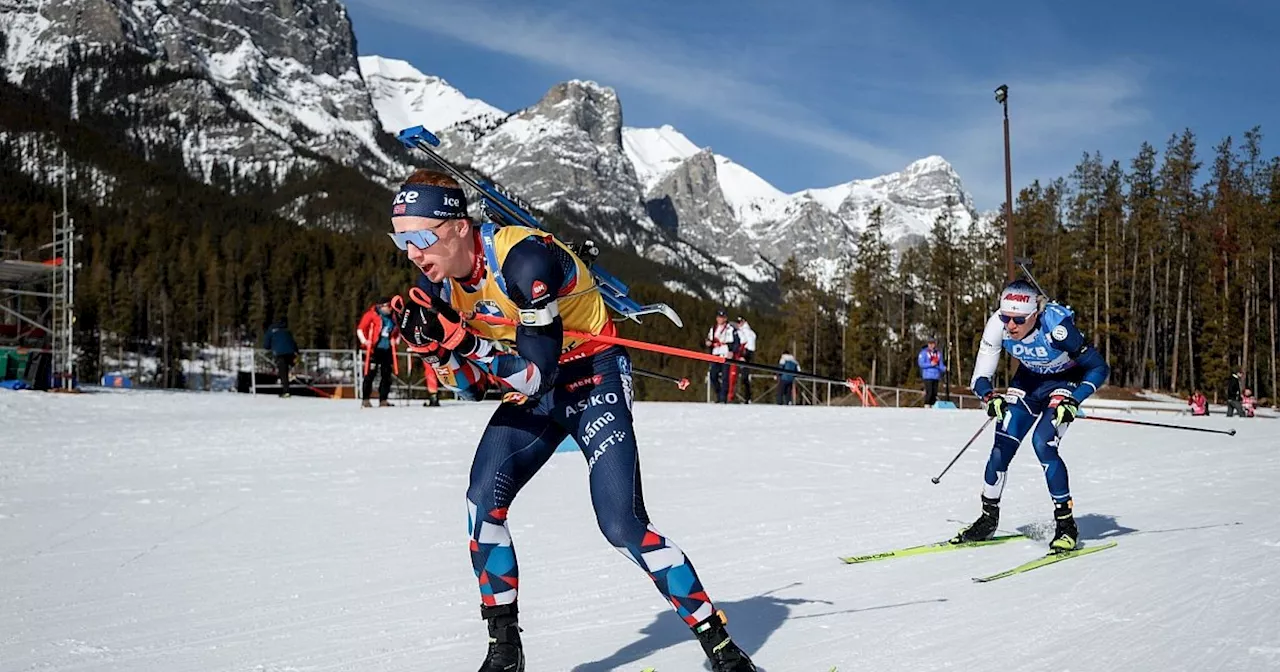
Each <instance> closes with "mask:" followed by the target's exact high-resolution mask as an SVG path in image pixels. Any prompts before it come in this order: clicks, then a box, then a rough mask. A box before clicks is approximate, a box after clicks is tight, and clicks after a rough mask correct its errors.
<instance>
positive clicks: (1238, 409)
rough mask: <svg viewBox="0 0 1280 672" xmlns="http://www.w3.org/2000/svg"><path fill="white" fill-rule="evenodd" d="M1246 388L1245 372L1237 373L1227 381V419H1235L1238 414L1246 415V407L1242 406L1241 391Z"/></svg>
mask: <svg viewBox="0 0 1280 672" xmlns="http://www.w3.org/2000/svg"><path fill="white" fill-rule="evenodd" d="M1243 387H1244V371H1236V372H1235V373H1233V374H1231V377H1230V378H1228V379H1227V417H1228V418H1230V417H1234V416H1235V415H1236V414H1237V413H1239V414H1240V415H1244V405H1243V404H1241V395H1240V390H1241V389H1243Z"/></svg>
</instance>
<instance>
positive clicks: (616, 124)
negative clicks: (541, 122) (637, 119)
mask: <svg viewBox="0 0 1280 672" xmlns="http://www.w3.org/2000/svg"><path fill="white" fill-rule="evenodd" d="M520 116H523V117H525V118H529V117H532V116H539V117H543V118H546V119H548V120H551V121H559V122H561V123H564V124H568V125H569V126H571V127H573V128H577V129H580V130H582V131H584V132H585V133H586V134H587V136H588V137H590V138H591V140H592V142H594V143H595V144H597V145H601V146H605V147H619V148H620V147H621V146H622V102H621V101H619V100H618V94H617V92H615V91H614V90H613V89H611V88H609V87H607V86H600V85H599V84H596V83H595V82H587V81H582V80H578V79H574V80H570V81H567V82H562V83H560V84H557V85H555V86H553V87H551V90H550V91H547V93H546V95H544V96H543V97H542V100H539V101H538V103H537V104H535V105H533V106H532V107H529V108H527V109H525V110H524V111H522V112H521V113H520Z"/></svg>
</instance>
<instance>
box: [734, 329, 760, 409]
mask: <svg viewBox="0 0 1280 672" xmlns="http://www.w3.org/2000/svg"><path fill="white" fill-rule="evenodd" d="M736 329H737V331H738V351H737V357H736V358H735V359H738V360H739V361H743V362H750V361H751V360H753V359H755V357H756V332H755V330H754V329H752V328H751V325H750V324H749V323H747V318H745V317H743V316H741V315H739V316H738V324H737V327H736ZM733 368H734V373H736V374H737V375H739V376H742V386H743V387H744V388H745V389H746V392H747V393H746V394H745V395H744V396H743V397H742V403H744V404H749V403H751V372H750V371H748V370H746V369H741V371H739V368H740V367H737V366H735V367H733ZM736 377H737V376H734V375H732V374H731V375H730V378H736ZM731 385H732V384H731Z"/></svg>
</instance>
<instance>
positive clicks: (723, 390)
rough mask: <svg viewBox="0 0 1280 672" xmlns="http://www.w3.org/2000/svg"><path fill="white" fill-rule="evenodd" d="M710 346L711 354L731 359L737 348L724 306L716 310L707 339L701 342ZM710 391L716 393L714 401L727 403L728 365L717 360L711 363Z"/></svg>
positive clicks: (736, 336)
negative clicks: (714, 320)
mask: <svg viewBox="0 0 1280 672" xmlns="http://www.w3.org/2000/svg"><path fill="white" fill-rule="evenodd" d="M703 345H705V346H706V347H707V348H710V350H711V354H713V355H719V356H721V357H724V358H725V359H731V358H732V357H733V353H734V352H736V351H737V350H738V332H737V330H735V329H734V328H733V325H732V324H729V313H728V311H726V310H725V309H724V308H721V309H720V310H717V311H716V323H715V326H713V327H711V329H709V330H708V331H707V339H706V341H705V342H704V343H703ZM711 391H712V392H714V393H715V395H716V403H718V404H725V403H728V398H729V380H728V365H727V364H724V363H723V362H717V363H715V364H712V365H711Z"/></svg>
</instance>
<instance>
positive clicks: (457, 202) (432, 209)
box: [391, 184, 467, 219]
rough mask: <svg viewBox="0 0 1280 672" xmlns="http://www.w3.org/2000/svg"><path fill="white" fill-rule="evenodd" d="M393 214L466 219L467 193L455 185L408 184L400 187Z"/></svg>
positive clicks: (392, 208)
mask: <svg viewBox="0 0 1280 672" xmlns="http://www.w3.org/2000/svg"><path fill="white" fill-rule="evenodd" d="M391 216H392V217H429V218H432V219H464V218H465V217H466V216H467V195H466V194H465V193H464V192H463V191H462V190H461V189H456V188H453V187H438V186H435V185H433V184H406V185H404V186H402V187H400V191H399V193H397V194H396V198H395V200H394V201H392V202H391Z"/></svg>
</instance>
